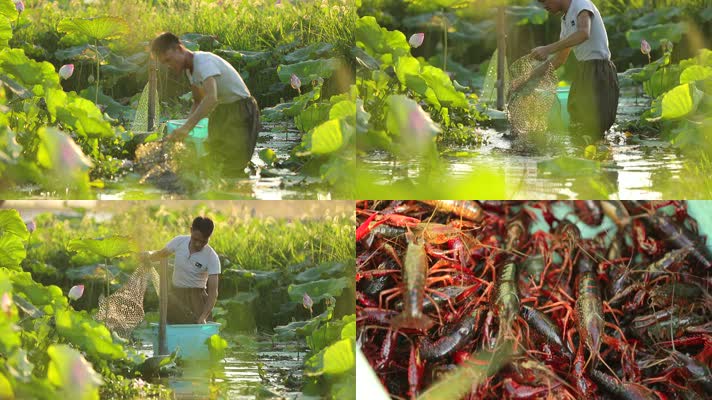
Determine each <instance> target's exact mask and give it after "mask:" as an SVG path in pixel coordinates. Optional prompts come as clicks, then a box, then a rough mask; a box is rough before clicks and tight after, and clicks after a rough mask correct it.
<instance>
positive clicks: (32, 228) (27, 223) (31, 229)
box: [25, 220, 37, 233]
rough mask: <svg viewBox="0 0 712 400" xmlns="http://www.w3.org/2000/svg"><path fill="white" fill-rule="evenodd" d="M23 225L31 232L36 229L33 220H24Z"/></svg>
mask: <svg viewBox="0 0 712 400" xmlns="http://www.w3.org/2000/svg"><path fill="white" fill-rule="evenodd" d="M25 226H26V227H27V230H28V231H29V232H30V233H32V232H34V231H35V229H37V225H36V224H35V221H32V220H29V221H27V222H25Z"/></svg>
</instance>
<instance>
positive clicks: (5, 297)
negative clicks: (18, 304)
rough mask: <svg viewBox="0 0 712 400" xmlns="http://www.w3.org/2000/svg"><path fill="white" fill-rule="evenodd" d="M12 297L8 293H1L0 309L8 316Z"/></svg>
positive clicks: (10, 310) (10, 311)
mask: <svg viewBox="0 0 712 400" xmlns="http://www.w3.org/2000/svg"><path fill="white" fill-rule="evenodd" d="M11 307H12V297H10V293H8V292H5V293H3V294H2V300H0V309H2V312H3V313H5V315H7V316H8V317H9V316H10V314H11V313H12V308H11Z"/></svg>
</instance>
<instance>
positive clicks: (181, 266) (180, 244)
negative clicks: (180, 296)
mask: <svg viewBox="0 0 712 400" xmlns="http://www.w3.org/2000/svg"><path fill="white" fill-rule="evenodd" d="M189 246H190V236H189V235H183V236H176V237H174V238H173V240H171V241H170V242H168V244H167V245H166V248H167V249H168V250H170V251H171V252H173V254H175V268H174V269H173V286H175V287H180V288H207V283H208V275H213V274H219V273H220V259H219V258H218V254H217V253H216V252H215V250H213V248H212V247H210V245H207V244H206V245H205V247H203V248H202V249H201V250H200V251H199V252H197V253H193V254H190V247H189Z"/></svg>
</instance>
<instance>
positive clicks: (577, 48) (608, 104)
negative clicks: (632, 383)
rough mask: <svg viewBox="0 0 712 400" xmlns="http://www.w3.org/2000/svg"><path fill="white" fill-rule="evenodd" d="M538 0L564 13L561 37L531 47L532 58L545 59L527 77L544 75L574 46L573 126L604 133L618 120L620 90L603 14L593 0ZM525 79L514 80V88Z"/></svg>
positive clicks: (582, 131)
mask: <svg viewBox="0 0 712 400" xmlns="http://www.w3.org/2000/svg"><path fill="white" fill-rule="evenodd" d="M538 1H539V3H542V4H543V5H544V8H545V9H546V10H547V11H548V12H549V13H550V14H555V15H556V14H559V13H562V14H563V17H562V18H561V34H560V39H559V41H557V42H555V43H552V44H549V45H547V46H540V47H536V48H534V49H533V50H532V51H531V54H530V55H531V56H532V57H533V58H535V59H537V60H541V61H544V60H546V62H544V63H542V64H541V65H540V66H539V67H537V68H536V69H535V70H534V71H533V72H532V74H531V75H530V76H529V77H528V78H527V79H530V78H532V77H535V76H540V75H542V74H543V73H544V72H545V71H546V70H547V69H548V68H553V69H556V68H559V67H560V66H561V65H563V64H564V63H565V62H566V59H567V58H568V56H569V53H570V52H571V49H573V51H574V55H575V56H576V60H578V63H577V64H578V65H577V70H576V72H575V73H574V78H573V79H572V82H571V90H570V92H569V102H568V110H569V115H570V116H571V128H572V131H573V132H576V133H580V134H583V135H590V136H593V137H601V136H602V135H603V133H604V132H605V131H606V130H608V129H609V128H610V127H611V126H612V125H613V123H614V122H615V119H616V111H617V108H618V96H619V94H620V90H619V87H618V75H617V73H616V66H615V65H614V64H613V62H611V52H610V50H609V48H608V35H607V33H606V27H605V26H604V24H603V19H602V18H601V14H600V13H599V11H598V9H597V8H596V6H595V5H594V4H593V3H592V2H591V1H590V0H538ZM552 54H553V55H554V56H553V57H552V58H550V59H548V57H549V55H552ZM523 83H524V82H523V81H522V82H516V83H513V85H512V91H515V90H517V89H518V88H520V87H521V86H522V84H523Z"/></svg>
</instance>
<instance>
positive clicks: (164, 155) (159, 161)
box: [134, 141, 188, 192]
mask: <svg viewBox="0 0 712 400" xmlns="http://www.w3.org/2000/svg"><path fill="white" fill-rule="evenodd" d="M187 150H188V149H187V146H186V145H185V144H184V143H181V142H165V141H158V142H149V143H144V144H141V145H139V146H138V147H136V162H135V164H134V168H135V170H136V171H137V172H138V173H140V174H142V176H141V179H140V180H139V183H142V184H143V183H145V182H149V183H152V184H154V185H156V186H157V187H159V188H161V189H164V190H167V191H170V192H183V191H185V189H186V188H185V187H184V184H183V181H182V180H181V179H180V176H179V174H178V172H179V171H181V170H183V169H181V168H185V167H187V165H185V164H186V157H185V155H186V151H187Z"/></svg>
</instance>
